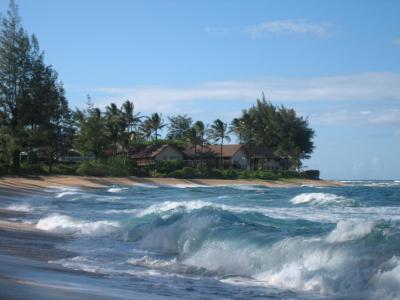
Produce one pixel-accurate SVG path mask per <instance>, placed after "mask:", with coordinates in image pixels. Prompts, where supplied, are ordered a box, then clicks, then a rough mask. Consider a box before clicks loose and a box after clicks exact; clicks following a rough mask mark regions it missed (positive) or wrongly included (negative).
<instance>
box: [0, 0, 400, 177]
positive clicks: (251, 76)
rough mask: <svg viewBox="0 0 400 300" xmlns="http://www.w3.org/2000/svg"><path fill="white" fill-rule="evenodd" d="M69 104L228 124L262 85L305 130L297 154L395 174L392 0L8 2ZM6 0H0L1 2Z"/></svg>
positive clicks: (314, 162)
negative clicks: (309, 148)
mask: <svg viewBox="0 0 400 300" xmlns="http://www.w3.org/2000/svg"><path fill="white" fill-rule="evenodd" d="M18 4H19V7H20V14H21V16H22V22H23V25H24V27H25V28H26V29H28V31H29V32H30V33H35V34H36V35H37V37H38V39H39V41H40V44H41V47H42V49H44V50H45V53H46V61H47V62H48V63H50V64H52V65H53V66H54V67H55V69H56V70H57V71H58V72H59V76H60V79H61V80H62V81H63V82H64V85H65V88H66V91H67V97H68V99H69V102H70V105H71V106H72V107H83V106H84V105H85V102H86V95H87V94H90V95H91V97H92V100H93V102H95V103H96V104H98V105H99V106H104V105H106V104H108V103H109V102H110V101H114V102H117V103H121V102H122V101H124V100H126V99H130V100H133V101H134V103H135V105H136V109H137V110H138V111H141V112H143V113H144V114H148V113H150V112H155V111H158V112H161V113H162V114H163V116H165V117H166V116H168V115H176V114H181V113H186V114H189V115H191V116H192V117H193V118H194V119H196V120H197V119H202V120H205V121H207V122H211V121H212V120H213V119H215V118H217V117H219V118H221V119H223V120H224V121H226V122H229V121H230V120H231V119H232V118H233V117H235V116H238V115H239V114H240V111H241V109H244V108H247V107H249V106H251V105H252V104H253V103H254V102H255V99H256V98H257V97H259V96H260V94H261V91H264V93H265V94H266V97H267V99H268V100H271V101H272V102H273V103H274V104H284V105H286V106H289V107H293V108H295V109H296V110H297V111H298V113H299V114H301V115H303V116H305V117H308V119H309V121H310V124H311V126H312V127H313V128H314V129H315V131H316V135H317V136H316V138H315V144H316V149H315V153H314V154H313V156H312V158H311V159H310V160H309V161H306V162H305V165H306V166H308V167H310V168H318V169H320V170H321V173H322V177H324V178H336V179H400V159H399V156H400V155H399V154H400V59H399V57H400V18H399V15H400V2H399V1H395V0H393V1H390V0H385V1H380V0H376V1H244V0H242V1H216V0H213V1H183V0H182V1H172V0H171V1H164V0H159V1H130V0H114V1H109V0H108V1H106V0H85V1H81V0H68V1H66V0H65V1H61V0H58V1H54V0H19V1H18ZM6 7H7V1H6V0H0V10H1V11H2V12H4V11H5V9H6Z"/></svg>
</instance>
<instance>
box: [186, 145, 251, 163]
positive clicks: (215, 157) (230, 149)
mask: <svg viewBox="0 0 400 300" xmlns="http://www.w3.org/2000/svg"><path fill="white" fill-rule="evenodd" d="M184 157H185V160H186V162H187V163H188V164H189V165H191V166H195V165H198V164H202V165H205V166H207V167H217V166H218V165H219V161H220V159H221V146H220V145H207V146H203V147H201V146H197V147H196V148H195V147H190V148H186V149H185V150H184ZM222 162H223V165H224V168H236V169H245V168H246V167H247V159H246V152H245V150H244V148H243V146H242V145H239V144H232V145H223V146H222Z"/></svg>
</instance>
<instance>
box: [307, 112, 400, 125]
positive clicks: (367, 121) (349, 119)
mask: <svg viewBox="0 0 400 300" xmlns="http://www.w3.org/2000/svg"><path fill="white" fill-rule="evenodd" d="M310 119H311V121H312V122H313V123H314V124H324V125H336V126H337V125H345V126H348V125H351V126H373V127H376V126H393V127H398V126H400V109H384V108H380V109H377V110H375V111H368V113H366V114H365V113H362V112H357V111H353V110H350V109H347V110H346V109H342V110H338V109H336V110H335V109H330V110H324V111H321V112H319V113H314V114H313V115H312V116H311V118H310Z"/></svg>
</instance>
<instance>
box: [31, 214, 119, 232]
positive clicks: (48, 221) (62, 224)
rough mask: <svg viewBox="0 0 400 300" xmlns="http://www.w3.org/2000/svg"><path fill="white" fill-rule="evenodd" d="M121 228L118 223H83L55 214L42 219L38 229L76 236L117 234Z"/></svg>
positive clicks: (37, 225) (37, 226)
mask: <svg viewBox="0 0 400 300" xmlns="http://www.w3.org/2000/svg"><path fill="white" fill-rule="evenodd" d="M119 227H120V224H119V223H118V222H111V221H93V222H90V221H83V220H79V219H74V218H71V217H69V216H66V215H61V214H53V215H50V216H48V217H45V218H42V219H40V220H39V221H38V223H37V224H36V228H38V229H42V230H46V231H51V232H55V233H62V234H75V235H93V236H99V235H106V234H110V233H112V232H115V231H116V230H118V229H119Z"/></svg>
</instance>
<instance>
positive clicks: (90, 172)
mask: <svg viewBox="0 0 400 300" xmlns="http://www.w3.org/2000/svg"><path fill="white" fill-rule="evenodd" d="M135 169H136V167H135V166H134V164H132V163H129V164H124V161H123V160H122V159H120V158H118V159H115V160H114V162H113V161H111V160H103V161H95V160H94V161H85V162H82V163H81V164H80V165H79V167H78V168H77V170H76V173H77V175H87V176H99V177H104V176H115V177H122V176H130V175H133V174H134V173H135Z"/></svg>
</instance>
